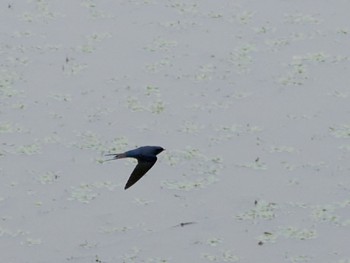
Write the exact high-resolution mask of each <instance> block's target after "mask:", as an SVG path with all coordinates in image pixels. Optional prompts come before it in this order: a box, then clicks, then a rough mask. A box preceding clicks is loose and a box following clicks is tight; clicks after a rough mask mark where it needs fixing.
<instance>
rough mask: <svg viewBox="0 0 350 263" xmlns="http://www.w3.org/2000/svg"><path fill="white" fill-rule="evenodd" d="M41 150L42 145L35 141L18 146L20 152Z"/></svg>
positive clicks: (28, 153)
mask: <svg viewBox="0 0 350 263" xmlns="http://www.w3.org/2000/svg"><path fill="white" fill-rule="evenodd" d="M40 150H41V146H40V145H38V144H35V143H33V144H27V145H22V146H19V147H18V148H17V152H18V153H22V154H25V155H33V154H38V153H40Z"/></svg>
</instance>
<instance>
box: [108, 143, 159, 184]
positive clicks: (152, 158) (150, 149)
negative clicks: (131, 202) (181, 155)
mask: <svg viewBox="0 0 350 263" xmlns="http://www.w3.org/2000/svg"><path fill="white" fill-rule="evenodd" d="M162 151H164V149H163V148H162V147H160V146H143V147H140V148H137V149H135V150H130V151H127V152H124V153H117V154H107V155H113V156H114V158H113V159H110V160H114V159H120V158H135V159H137V162H138V163H137V165H136V167H135V169H134V171H133V172H132V173H131V175H130V178H129V180H128V182H127V183H126V185H125V188H124V189H128V188H129V187H130V186H132V185H133V184H134V183H136V182H137V181H138V180H140V179H141V177H142V176H144V175H145V174H146V173H147V171H148V170H149V169H151V168H152V166H153V165H154V164H155V163H156V161H157V154H159V153H161V152H162ZM107 161H108V160H107Z"/></svg>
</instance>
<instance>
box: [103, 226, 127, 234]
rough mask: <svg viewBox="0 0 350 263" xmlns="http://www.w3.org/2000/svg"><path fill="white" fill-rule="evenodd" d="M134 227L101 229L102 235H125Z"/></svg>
mask: <svg viewBox="0 0 350 263" xmlns="http://www.w3.org/2000/svg"><path fill="white" fill-rule="evenodd" d="M131 229H132V227H129V226H121V227H100V230H99V231H100V232H101V233H106V234H112V233H125V232H128V231H129V230H131Z"/></svg>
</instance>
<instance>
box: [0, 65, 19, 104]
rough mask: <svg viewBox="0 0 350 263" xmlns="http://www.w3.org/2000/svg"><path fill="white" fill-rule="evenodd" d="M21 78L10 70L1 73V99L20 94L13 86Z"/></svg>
mask: <svg viewBox="0 0 350 263" xmlns="http://www.w3.org/2000/svg"><path fill="white" fill-rule="evenodd" d="M19 79H20V77H19V75H18V74H17V73H15V72H11V71H8V70H1V71H0V98H1V97H7V98H11V97H13V96H16V95H18V94H19V91H17V90H15V89H14V88H13V85H14V84H15V82H16V81H17V80H19Z"/></svg>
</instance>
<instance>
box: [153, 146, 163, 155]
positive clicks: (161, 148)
mask: <svg viewBox="0 0 350 263" xmlns="http://www.w3.org/2000/svg"><path fill="white" fill-rule="evenodd" d="M164 150H165V149H164V148H163V147H160V146H155V147H154V151H155V154H156V155H157V154H160V153H161V152H162V151H164Z"/></svg>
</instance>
